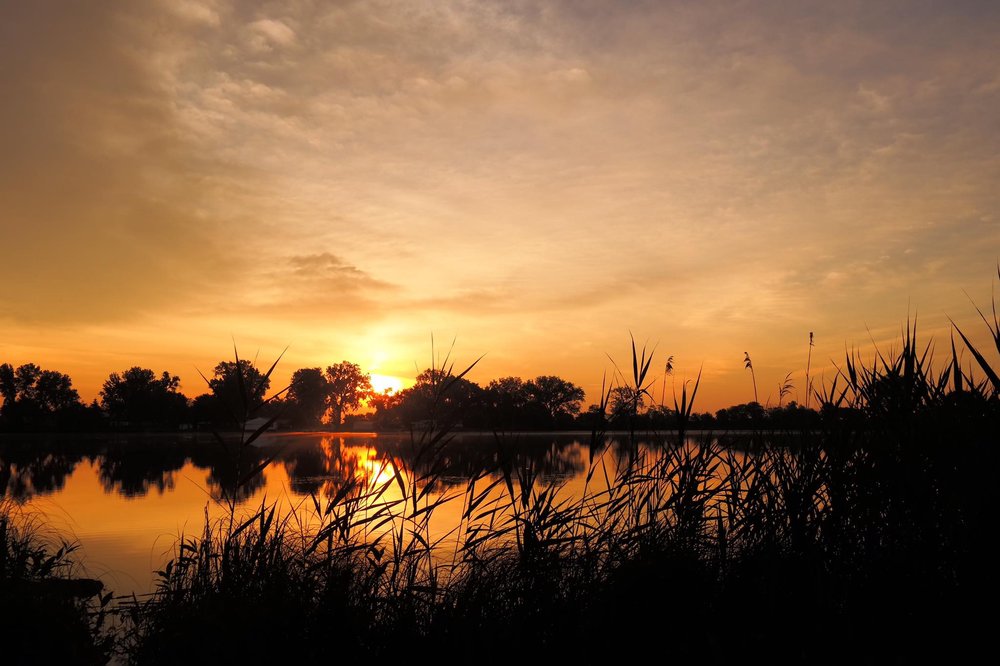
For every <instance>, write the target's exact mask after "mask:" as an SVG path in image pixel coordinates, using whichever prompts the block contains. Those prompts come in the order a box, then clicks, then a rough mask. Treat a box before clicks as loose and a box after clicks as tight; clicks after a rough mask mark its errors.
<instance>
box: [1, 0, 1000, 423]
mask: <svg viewBox="0 0 1000 666" xmlns="http://www.w3.org/2000/svg"><path fill="white" fill-rule="evenodd" d="M0 18H2V20H0V85H2V90H3V100H4V101H3V103H2V104H0V232H2V235H0V242H2V247H3V261H2V262H0V283H2V284H3V290H2V292H0V361H7V362H12V363H23V362H28V361H33V362H36V363H38V364H40V365H42V366H43V367H46V368H52V369H58V370H61V371H63V372H68V373H69V374H71V375H72V376H73V378H74V381H75V385H76V386H77V387H78V388H79V389H80V391H81V394H82V395H83V396H84V397H85V398H92V397H94V395H96V392H97V390H98V389H99V386H100V383H101V382H102V381H103V379H104V378H106V377H107V374H108V373H109V372H111V371H121V370H123V369H125V368H127V367H129V366H131V365H135V364H140V365H144V366H146V367H152V368H153V369H154V370H156V371H160V370H162V369H168V370H170V371H171V372H173V373H176V374H179V375H181V377H182V379H183V380H184V390H185V391H186V392H187V393H189V394H191V395H193V394H197V393H200V392H201V391H202V386H201V385H199V383H200V382H201V380H200V378H198V375H197V373H196V371H195V368H196V367H198V368H201V369H202V370H205V371H210V369H211V367H212V366H213V365H214V364H215V363H216V362H217V361H219V360H221V359H224V358H229V357H231V353H232V344H233V340H234V339H235V341H236V343H237V345H238V346H239V348H240V349H241V351H242V352H243V353H244V354H246V355H253V354H255V353H257V352H258V350H259V353H260V358H261V360H262V361H266V362H267V364H270V361H271V360H273V358H274V357H275V356H276V355H277V354H279V353H280V352H281V350H282V349H284V348H285V347H286V346H287V347H288V352H287V354H286V356H285V358H284V360H283V361H282V364H281V366H279V368H283V370H284V374H283V375H281V377H279V381H280V380H281V379H282V378H285V379H287V376H288V374H290V373H291V371H293V370H294V369H295V368H298V367H305V366H315V365H326V364H329V363H333V362H337V361H340V360H342V359H348V360H352V361H355V362H358V363H360V364H361V365H362V366H363V367H364V368H365V369H367V370H370V371H372V372H376V373H380V374H387V375H396V376H400V377H410V378H412V377H413V376H414V374H415V373H416V369H417V368H423V367H426V366H427V365H428V364H429V362H430V355H431V348H430V340H431V335H432V334H433V335H434V337H435V340H436V343H437V346H438V348H441V347H447V346H448V345H449V344H450V343H451V341H452V339H455V340H457V341H456V343H455V352H454V354H455V357H456V358H457V359H458V361H459V363H461V362H463V361H469V362H471V361H472V360H473V359H475V358H476V357H478V356H479V355H481V354H484V353H485V354H486V357H485V358H484V359H483V360H482V361H481V363H480V365H479V366H478V367H477V368H476V371H475V373H474V374H473V375H472V376H473V378H474V379H477V380H479V381H483V382H485V381H487V380H488V379H489V378H492V377H497V376H502V375H520V376H523V377H531V376H535V375H538V374H559V375H562V376H564V377H566V378H568V379H571V380H572V381H574V382H576V383H578V384H580V385H582V386H584V387H586V388H587V389H589V390H590V391H591V392H592V395H593V393H594V392H596V388H597V387H599V386H600V382H601V375H602V373H603V372H604V371H605V370H606V369H608V370H610V369H611V368H612V367H613V366H612V363H611V360H609V356H610V357H611V358H612V359H614V360H615V361H617V362H618V363H619V364H620V365H622V367H624V365H625V364H626V363H627V361H628V341H629V332H630V331H631V332H632V333H633V334H634V335H635V336H636V339H637V340H638V341H639V342H640V343H641V342H648V343H649V344H650V345H651V346H652V345H657V361H656V362H655V365H658V366H660V368H661V369H662V365H660V364H661V362H662V361H663V360H665V357H666V355H667V354H672V355H674V356H675V362H676V366H677V380H676V381H678V382H679V381H681V380H683V379H684V378H691V377H693V376H694V375H696V374H697V372H698V369H699V367H702V366H703V367H704V373H705V377H704V380H703V386H702V393H701V396H702V397H701V400H700V403H699V405H698V407H701V408H702V409H715V408H718V407H722V406H724V405H727V404H731V403H733V402H742V401H746V400H749V399H752V389H751V387H750V383H749V377H748V376H747V373H746V371H745V370H744V369H743V364H742V360H743V353H744V351H748V352H749V353H750V355H751V356H752V358H753V359H754V365H755V368H756V370H757V374H758V383H759V384H760V386H761V401H762V402H763V401H764V399H765V397H766V396H767V394H768V392H770V393H773V394H775V395H773V396H772V402H773V401H775V400H776V398H777V396H776V392H777V388H776V385H777V382H778V381H779V380H780V379H781V378H782V377H784V376H785V374H786V373H788V372H792V373H793V378H794V379H795V380H796V386H797V387H799V388H800V389H801V387H802V385H803V382H802V380H801V377H802V371H803V369H804V366H805V357H806V351H807V343H808V335H809V332H810V331H814V332H815V335H816V347H815V349H814V363H815V366H819V367H820V368H822V367H824V366H825V367H827V368H829V367H831V366H830V360H831V359H833V360H835V361H836V360H839V359H841V358H842V357H843V354H844V350H845V348H848V349H849V348H851V347H857V348H859V349H862V350H869V349H870V348H871V344H872V340H873V339H874V340H875V341H877V342H878V343H879V344H885V345H889V344H890V343H891V341H892V339H893V337H894V336H895V335H897V334H898V332H899V329H900V327H901V326H902V325H903V322H904V321H905V319H906V317H907V312H908V311H909V312H910V313H911V314H912V313H914V312H916V313H917V314H918V317H919V320H920V322H921V326H922V327H923V329H924V330H925V331H927V333H928V334H930V333H934V332H936V333H937V335H938V337H939V342H942V343H943V342H945V341H946V339H947V316H949V315H950V316H951V317H953V318H954V319H955V320H956V321H958V322H959V323H960V324H962V325H964V326H965V327H966V328H969V329H972V330H975V331H976V332H977V333H978V332H979V331H980V330H981V329H982V324H981V322H979V326H978V327H977V326H976V322H977V321H978V320H977V319H976V317H977V315H976V313H975V309H974V307H973V306H972V304H971V302H970V298H971V299H972V300H974V301H976V302H977V303H979V304H980V305H988V303H989V298H990V288H991V278H993V279H994V280H995V279H996V266H997V260H998V255H1000V210H998V209H1000V194H998V192H1000V187H998V185H997V183H998V176H1000V58H998V57H997V53H998V52H1000V51H998V47H1000V37H998V35H1000V5H997V4H996V3H994V2H981V3H975V2H948V3H944V2H917V1H907V2H898V3H894V2H878V3H870V2H858V3H851V2H838V3H829V2H816V3H786V2H775V3H766V2H746V3H742V2H725V3H714V2H703V3H687V2H677V3H673V2H628V3H625V2H614V3H612V2H602V1H596V0H595V1H589V0H577V1H572V2H570V1H567V2H553V1H548V2H510V1H501V2H488V1H485V0H466V1H461V2H459V1H455V2H452V1H449V0H434V1H428V2H421V1H418V0H401V1H398V2H397V1H393V0H386V1H369V2H319V1H316V2H308V1H301V2H299V1H286V2H249V1H248V2H228V1H226V0H163V1H162V2H142V3H132V2H98V1H95V2H87V3H78V2H49V1H33V2H18V1H16V0H0ZM966 294H968V296H967V295H966ZM815 366H814V367H815ZM828 372H829V369H828ZM668 386H669V384H668ZM770 387H774V388H770ZM668 395H669V389H668ZM591 397H592V396H591ZM801 397H802V396H801V395H800V399H801Z"/></svg>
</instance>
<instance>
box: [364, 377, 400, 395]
mask: <svg viewBox="0 0 1000 666" xmlns="http://www.w3.org/2000/svg"><path fill="white" fill-rule="evenodd" d="M370 376H371V381H372V388H373V389H375V392H376V393H384V392H385V391H386V389H392V392H393V393H399V392H400V391H402V390H403V385H404V382H403V379H402V378H401V377H396V376H394V375H379V374H376V373H374V372H373V373H371V374H370Z"/></svg>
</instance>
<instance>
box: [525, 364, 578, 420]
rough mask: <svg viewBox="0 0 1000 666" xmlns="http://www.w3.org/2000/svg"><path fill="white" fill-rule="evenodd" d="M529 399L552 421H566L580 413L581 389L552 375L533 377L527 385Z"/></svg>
mask: <svg viewBox="0 0 1000 666" xmlns="http://www.w3.org/2000/svg"><path fill="white" fill-rule="evenodd" d="M527 389H528V394H529V395H530V396H531V399H532V400H534V401H535V402H537V403H538V404H540V405H541V406H542V407H544V408H545V411H546V412H548V414H549V416H550V417H551V419H552V420H553V421H560V420H566V419H567V418H572V417H573V416H575V415H577V414H579V413H580V403H581V402H583V389H582V388H580V387H579V386H577V385H576V384H573V383H572V382H568V381H566V380H565V379H563V378H561V377H556V376H554V375H542V376H539V377H535V378H534V379H532V380H531V381H530V382H528V384H527Z"/></svg>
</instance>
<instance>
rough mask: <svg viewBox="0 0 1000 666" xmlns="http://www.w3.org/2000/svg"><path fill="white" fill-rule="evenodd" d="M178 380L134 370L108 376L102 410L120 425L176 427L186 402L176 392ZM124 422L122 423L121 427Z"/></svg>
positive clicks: (166, 373)
mask: <svg viewBox="0 0 1000 666" xmlns="http://www.w3.org/2000/svg"><path fill="white" fill-rule="evenodd" d="M180 381H181V380H180V377H177V376H172V375H171V374H170V373H169V372H163V373H162V374H160V376H159V377H157V376H156V373H154V372H153V371H152V370H149V369H147V368H140V367H138V366H134V367H132V368H129V369H128V370H126V371H124V372H123V373H122V374H118V373H117V372H113V373H111V375H109V376H108V379H107V380H106V381H105V382H104V385H103V387H102V388H101V406H102V407H103V408H104V410H105V411H106V412H107V413H108V415H109V416H110V417H111V418H112V419H113V420H115V421H117V422H119V424H120V425H125V424H126V423H127V427H130V428H148V427H150V426H152V425H158V426H163V425H171V426H175V427H176V425H177V424H178V423H179V422H180V421H181V419H183V418H184V415H185V411H186V407H187V398H185V397H184V396H183V395H182V394H181V393H179V392H178V390H177V389H178V387H179V386H180ZM123 422H124V423H123Z"/></svg>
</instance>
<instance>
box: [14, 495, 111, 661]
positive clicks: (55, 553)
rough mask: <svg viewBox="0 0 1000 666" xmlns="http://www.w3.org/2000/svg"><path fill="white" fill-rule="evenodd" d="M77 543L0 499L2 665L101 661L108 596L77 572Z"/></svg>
mask: <svg viewBox="0 0 1000 666" xmlns="http://www.w3.org/2000/svg"><path fill="white" fill-rule="evenodd" d="M75 551H76V545H75V544H72V543H68V542H66V541H64V540H62V539H61V538H60V537H58V536H56V535H54V534H50V533H49V531H48V530H47V529H46V528H45V525H44V522H43V521H42V520H41V519H40V518H39V516H38V515H37V514H31V513H26V512H25V511H23V510H22V509H21V508H20V507H19V506H18V505H16V504H14V503H13V502H11V501H9V500H0V644H2V645H3V648H2V649H3V659H4V663H10V664H49V663H74V664H75V663H81V664H103V663H106V662H107V661H108V660H109V659H110V657H111V654H112V649H113V645H114V638H115V637H114V634H113V633H112V632H111V631H110V628H109V627H108V626H106V624H105V619H106V609H107V607H108V604H109V602H110V601H111V594H110V593H107V594H105V593H104V591H103V585H102V584H101V583H100V582H99V581H96V580H93V579H89V578H81V577H79V576H78V573H79V565H78V563H77V562H76V561H75V559H74V555H75Z"/></svg>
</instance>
